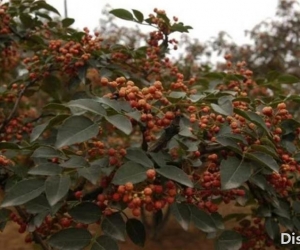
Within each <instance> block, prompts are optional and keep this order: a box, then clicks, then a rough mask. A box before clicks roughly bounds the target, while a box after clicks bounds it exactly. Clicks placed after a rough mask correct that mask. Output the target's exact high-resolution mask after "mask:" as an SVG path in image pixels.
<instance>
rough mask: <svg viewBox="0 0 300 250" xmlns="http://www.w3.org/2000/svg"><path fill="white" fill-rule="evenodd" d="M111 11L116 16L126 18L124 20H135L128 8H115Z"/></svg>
mask: <svg viewBox="0 0 300 250" xmlns="http://www.w3.org/2000/svg"><path fill="white" fill-rule="evenodd" d="M109 13H110V14H113V15H114V16H116V17H118V18H120V19H124V20H128V21H133V20H134V19H133V15H132V14H131V13H130V12H129V11H128V10H124V9H114V10H111V11H110V12H109Z"/></svg>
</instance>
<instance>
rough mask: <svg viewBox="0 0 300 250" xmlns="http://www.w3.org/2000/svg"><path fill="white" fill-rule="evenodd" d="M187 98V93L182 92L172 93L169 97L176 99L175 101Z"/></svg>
mask: <svg viewBox="0 0 300 250" xmlns="http://www.w3.org/2000/svg"><path fill="white" fill-rule="evenodd" d="M185 96H186V92H180V91H172V92H171V93H170V94H169V97H171V98H174V99H181V98H184V97H185Z"/></svg>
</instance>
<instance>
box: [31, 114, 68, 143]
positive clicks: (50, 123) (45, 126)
mask: <svg viewBox="0 0 300 250" xmlns="http://www.w3.org/2000/svg"><path fill="white" fill-rule="evenodd" d="M68 117H69V115H57V116H55V117H54V118H52V119H51V120H50V121H48V122H45V123H43V124H40V125H37V126H35V127H34V128H33V130H32V132H31V134H30V142H33V141H35V140H37V139H38V138H39V137H40V136H41V134H42V133H43V132H44V131H45V130H46V129H48V128H51V127H53V126H54V125H56V124H59V123H61V122H63V121H64V120H65V119H67V118H68Z"/></svg>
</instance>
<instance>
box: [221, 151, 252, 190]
mask: <svg viewBox="0 0 300 250" xmlns="http://www.w3.org/2000/svg"><path fill="white" fill-rule="evenodd" d="M251 170H252V168H251V165H250V164H249V163H247V162H244V161H243V160H242V161H241V160H239V159H238V158H236V157H228V158H227V159H226V160H225V159H223V160H222V161H221V164H220V172H221V187H222V189H223V190H226V189H232V188H237V187H240V186H241V185H242V184H243V183H244V182H246V181H247V180H248V179H249V178H250V176H251V172H252V171H251Z"/></svg>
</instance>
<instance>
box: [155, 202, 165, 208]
mask: <svg viewBox="0 0 300 250" xmlns="http://www.w3.org/2000/svg"><path fill="white" fill-rule="evenodd" d="M154 207H155V208H156V209H157V210H159V209H162V207H163V204H162V202H161V201H156V202H155V203H154Z"/></svg>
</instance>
